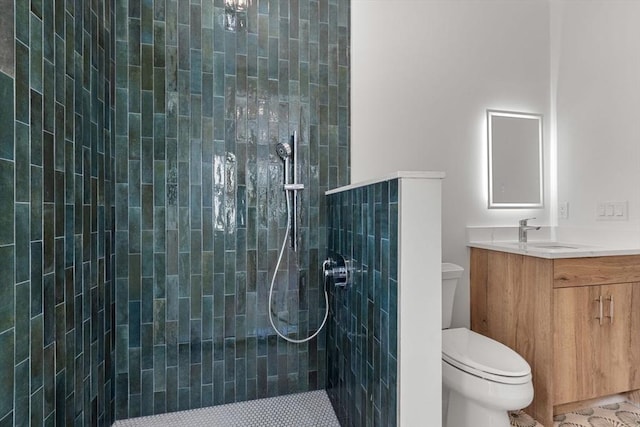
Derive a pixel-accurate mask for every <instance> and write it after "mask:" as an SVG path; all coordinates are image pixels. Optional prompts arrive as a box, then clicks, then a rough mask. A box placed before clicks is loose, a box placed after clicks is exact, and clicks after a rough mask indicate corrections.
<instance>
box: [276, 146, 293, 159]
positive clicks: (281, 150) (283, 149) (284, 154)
mask: <svg viewBox="0 0 640 427" xmlns="http://www.w3.org/2000/svg"><path fill="white" fill-rule="evenodd" d="M276 153H278V156H280V158H281V159H282V160H288V159H289V157H290V156H291V145H290V144H288V143H286V142H280V143H278V145H276Z"/></svg>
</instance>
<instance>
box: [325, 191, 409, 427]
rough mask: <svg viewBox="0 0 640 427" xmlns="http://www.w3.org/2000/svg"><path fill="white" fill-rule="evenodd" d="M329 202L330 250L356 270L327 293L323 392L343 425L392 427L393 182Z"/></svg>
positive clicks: (395, 257) (394, 315)
mask: <svg viewBox="0 0 640 427" xmlns="http://www.w3.org/2000/svg"><path fill="white" fill-rule="evenodd" d="M328 199H329V200H328V212H329V218H328V221H329V222H328V236H329V237H328V245H327V247H328V250H329V251H331V252H334V253H337V254H341V255H343V256H345V257H347V259H349V258H350V259H351V260H353V267H354V268H355V271H356V272H355V274H354V276H353V278H354V280H353V284H352V285H350V286H348V287H347V288H334V287H330V288H329V289H330V292H331V295H330V300H331V302H330V306H331V315H330V318H329V319H330V322H329V325H328V326H329V329H328V339H327V343H328V344H327V358H328V384H327V392H328V394H329V397H330V398H331V401H332V403H333V406H334V408H335V409H336V412H337V414H338V417H339V418H340V421H341V423H342V425H345V426H372V425H383V426H395V425H396V419H397V370H398V362H397V360H398V355H397V348H398V345H397V344H398V343H397V336H398V334H397V332H398V327H397V318H398V180H397V179H394V180H391V181H386V182H381V183H376V184H372V185H368V186H365V187H359V188H355V189H352V190H348V191H344V192H340V193H335V194H332V195H330V196H329V197H328Z"/></svg>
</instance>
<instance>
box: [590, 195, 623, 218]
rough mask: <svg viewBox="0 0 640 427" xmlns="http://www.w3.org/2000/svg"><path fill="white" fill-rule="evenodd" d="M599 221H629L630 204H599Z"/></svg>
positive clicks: (597, 206) (597, 207) (597, 210)
mask: <svg viewBox="0 0 640 427" xmlns="http://www.w3.org/2000/svg"><path fill="white" fill-rule="evenodd" d="M596 219H597V220H598V221H627V220H628V219H629V202H628V201H626V200H625V201H623V202H598V203H597V205H596Z"/></svg>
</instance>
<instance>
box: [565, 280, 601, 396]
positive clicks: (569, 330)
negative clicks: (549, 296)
mask: <svg viewBox="0 0 640 427" xmlns="http://www.w3.org/2000/svg"><path fill="white" fill-rule="evenodd" d="M599 297H600V286H580V287H571V288H561V289H555V290H554V316H555V319H554V337H553V339H554V393H553V394H554V399H553V401H554V404H555V405H558V404H562V403H568V402H575V401H577V400H582V399H589V398H591V397H593V396H596V395H597V394H598V392H597V390H598V388H599V387H600V384H601V382H602V380H603V378H604V376H605V372H604V371H603V367H602V347H603V344H604V342H605V338H604V334H603V328H602V326H600V320H599V319H597V318H596V317H599V314H600V306H599ZM596 300H597V301H596Z"/></svg>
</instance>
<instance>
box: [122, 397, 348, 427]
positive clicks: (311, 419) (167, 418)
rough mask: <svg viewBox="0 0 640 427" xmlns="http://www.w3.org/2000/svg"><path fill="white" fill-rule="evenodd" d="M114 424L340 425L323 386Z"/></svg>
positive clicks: (151, 426) (148, 426) (167, 426)
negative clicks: (302, 391)
mask: <svg viewBox="0 0 640 427" xmlns="http://www.w3.org/2000/svg"><path fill="white" fill-rule="evenodd" d="M114 426H115V427H156V426H163V427H184V426H190V427H200V426H202V427H204V426H207V427H210V426H225V427H227V426H229V427H231V426H234V427H241V426H242V427H246V426H255V427H275V426H309V427H311V426H317V427H340V423H339V422H338V419H337V418H336V414H335V412H334V411H333V406H331V402H330V401H329V397H328V396H327V393H326V392H325V391H324V390H317V391H311V392H307V393H298V394H289V395H286V396H279V397H271V398H267V399H258V400H251V401H248V402H239V403H231V404H228V405H219V406H212V407H209V408H202V409H193V410H190V411H180V412H172V413H169V414H162V415H153V416H148V417H140V418H130V419H128V420H120V421H117V422H116V423H115V424H114Z"/></svg>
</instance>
